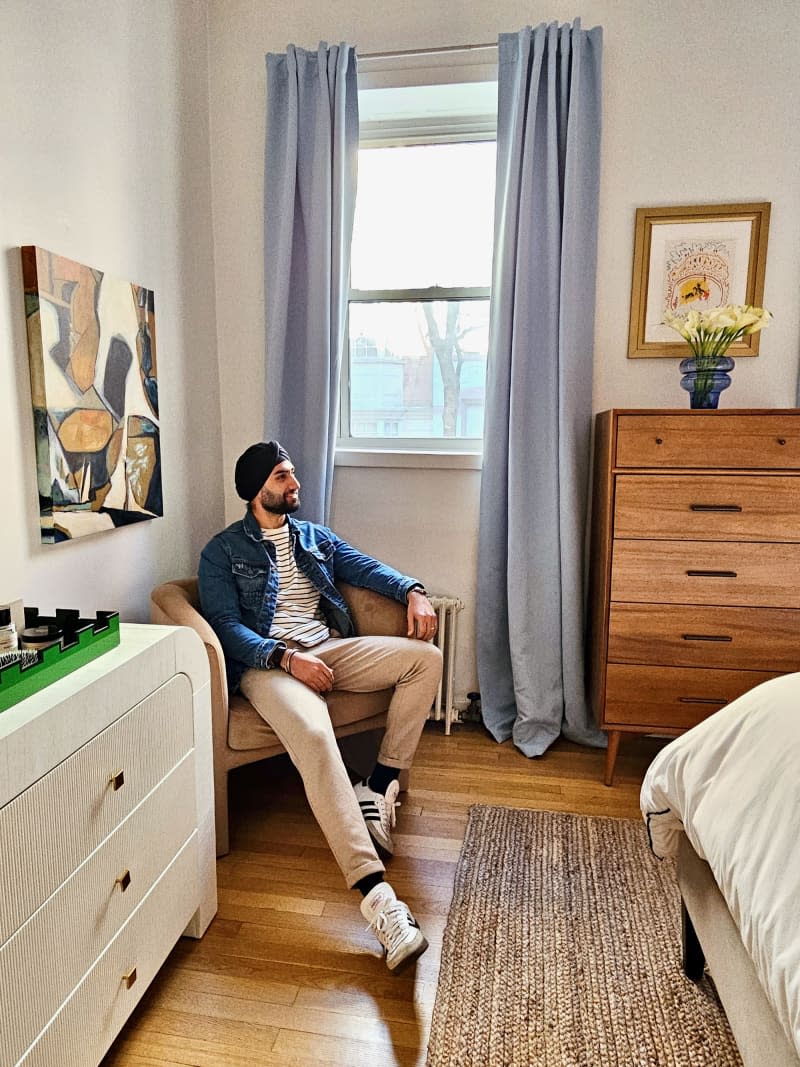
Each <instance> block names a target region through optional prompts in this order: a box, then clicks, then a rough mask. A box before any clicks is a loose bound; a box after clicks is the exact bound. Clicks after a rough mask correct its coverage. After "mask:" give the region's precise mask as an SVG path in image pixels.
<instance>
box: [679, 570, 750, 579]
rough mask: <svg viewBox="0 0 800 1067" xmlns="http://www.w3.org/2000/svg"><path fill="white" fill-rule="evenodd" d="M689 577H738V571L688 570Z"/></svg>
mask: <svg viewBox="0 0 800 1067" xmlns="http://www.w3.org/2000/svg"><path fill="white" fill-rule="evenodd" d="M686 577H687V578H736V577H737V574H736V571H687V572H686Z"/></svg>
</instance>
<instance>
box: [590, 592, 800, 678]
mask: <svg viewBox="0 0 800 1067" xmlns="http://www.w3.org/2000/svg"><path fill="white" fill-rule="evenodd" d="M765 637H766V638H767V639H766V640H765ZM608 659H609V661H610V662H612V663H652V664H656V665H658V666H664V667H725V668H730V669H736V668H739V669H741V670H747V671H781V672H783V673H786V674H788V673H790V672H791V671H800V611H793V610H791V609H788V608H787V609H781V608H719V607H696V606H685V605H683V604H612V605H611V612H610V617H609V633H608Z"/></svg>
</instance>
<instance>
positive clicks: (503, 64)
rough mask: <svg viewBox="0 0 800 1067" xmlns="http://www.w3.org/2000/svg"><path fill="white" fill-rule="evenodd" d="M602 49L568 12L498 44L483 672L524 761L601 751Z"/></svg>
mask: <svg viewBox="0 0 800 1067" xmlns="http://www.w3.org/2000/svg"><path fill="white" fill-rule="evenodd" d="M601 51H602V30H601V29H600V28H599V27H598V28H595V29H592V30H588V31H584V30H582V29H581V28H580V23H579V22H577V21H576V22H575V23H574V24H573V25H572V26H557V25H556V24H555V23H553V24H550V25H541V26H537V27H536V28H535V29H533V30H532V29H531V28H530V27H527V28H526V29H524V30H521V31H520V32H519V33H516V34H502V35H501V36H500V39H499V87H498V92H499V100H498V128H497V198H496V205H495V212H496V214H495V249H494V268H493V279H492V319H491V326H490V344H489V351H490V368H489V373H488V379H487V401H486V422H485V433H484V455H483V475H482V479H481V501H480V535H479V570H478V605H479V611H478V631H479V632H478V675H479V681H480V690H481V707H482V712H483V718H484V722H485V724H486V726H487V728H488V729H489V731H490V732H491V733H492V735H493V736H494V737H495V738H496V739H497V740H498V741H505V740H507V739H508V738H509V737H512V738H513V740H514V743H515V744H516V745H517V746H518V747H519V748H520V749H521V750H522V751H523V752H524V753H525V754H526V755H527V756H538V755H540V754H541V753H542V752H544V751H545V749H546V748H547V747H548V746H549V745H550V744H551V743H552V742H553V741H554V740H555V739H556V738H557V737H558V736H559V734H561V733H562V732H563V734H564V735H565V736H566V737H568V738H570V739H571V740H575V741H579V742H581V743H586V744H594V745H598V746H601V745H604V744H605V736H604V735H603V734H602V733H600V732H599V731H598V730H597V729H596V728H595V727H594V726H593V724H592V718H591V714H590V711H589V708H588V706H587V699H586V685H585V680H584V617H585V605H584V541H585V524H586V511H587V490H588V477H589V464H590V454H589V450H590V444H589V442H590V433H591V400H592V344H593V325H594V291H595V264H596V245H597V204H598V185H599V179H598V171H599V166H600V65H601Z"/></svg>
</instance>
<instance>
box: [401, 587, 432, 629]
mask: <svg viewBox="0 0 800 1067" xmlns="http://www.w3.org/2000/svg"><path fill="white" fill-rule="evenodd" d="M436 626H437V622H436V612H435V611H434V610H433V608H432V606H431V602H430V600H428V598H427V597H426V596H425V594H424V593H421V592H420V591H419V589H412V590H411V592H410V593H409V594H408V632H407V633H406V637H416V638H418V639H419V640H420V641H430V640H432V639H433V638H434V637H435V635H436Z"/></svg>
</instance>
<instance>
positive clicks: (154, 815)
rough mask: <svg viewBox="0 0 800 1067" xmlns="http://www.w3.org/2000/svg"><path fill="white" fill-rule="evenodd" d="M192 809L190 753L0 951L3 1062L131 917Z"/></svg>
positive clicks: (190, 821)
mask: <svg viewBox="0 0 800 1067" xmlns="http://www.w3.org/2000/svg"><path fill="white" fill-rule="evenodd" d="M195 807H196V805H195V778H194V754H193V753H189V755H188V756H185V757H184V759H183V760H182V761H181V762H180V763H179V764H178V766H177V767H176V768H175V769H174V770H173V771H172V772H171V773H170V774H169V775H168V777H167V778H166V779H165V780H164V781H163V782H161V783H160V785H158V786H156V788H155V789H154V790H153V792H152V793H150V794H149V796H147V797H146V798H145V800H143V801H142V803H141V804H140V805H139V806H138V807H137V808H136V809H135V811H133V812H132V814H131V815H129V816H128V818H127V819H126V820H125V822H124V823H122V825H121V826H119V827H118V828H117V829H116V830H115V831H114V832H113V834H112V835H111V836H110V837H109V838H108V840H107V841H104V842H103V844H102V845H101V846H100V848H98V849H97V850H96V851H95V852H93V853H92V855H91V856H90V857H89V859H88V860H86V862H85V863H84V864H82V866H81V867H79V868H78V870H77V871H76V872H75V873H74V874H73V875H72V877H70V878H69V879H68V880H67V881H66V882H65V883H64V884H63V885H62V886H61V887H60V888H59V889H58V890H57V891H56V892H55V893H54V894H53V896H52V897H50V898H49V900H47V901H46V902H45V903H44V904H43V905H42V906H41V908H39V910H38V911H36V912H35V913H34V914H33V915H32V916H31V918H30V919H29V920H28V921H27V922H26V923H25V924H24V925H23V926H22V927H21V928H20V929H19V930H18V931H17V933H16V934H14V936H13V937H11V938H10V939H9V940H8V941H7V942H6V943H5V945H3V947H2V948H0V1004H3V1005H6V1004H7V1005H9V1006H10V1007H9V1010H8V1012H6V1011H5V1009H4V1019H3V1030H2V1035H0V1063H16V1062H17V1060H18V1059H19V1057H20V1056H21V1055H22V1053H23V1052H24V1051H25V1049H26V1048H27V1047H28V1046H29V1045H30V1043H31V1042H32V1041H33V1039H34V1038H35V1037H36V1035H37V1034H39V1033H40V1032H41V1030H42V1029H43V1027H44V1026H45V1025H46V1024H47V1023H48V1022H49V1020H50V1019H51V1018H52V1017H53V1015H54V1014H55V1013H56V1011H57V1010H58V1008H59V1007H60V1005H61V1004H62V1002H63V1001H64V999H65V998H66V997H67V995H68V994H69V993H70V992H71V991H72V990H73V989H74V988H75V986H76V985H77V984H78V982H79V981H80V980H81V978H82V977H83V975H84V974H86V972H87V971H88V970H89V968H90V967H91V966H92V964H93V963H94V962H95V960H96V959H97V958H98V956H100V954H101V953H102V952H103V950H104V949H105V947H106V945H107V944H108V943H109V942H110V941H111V940H112V939H113V937H114V936H115V934H116V933H117V931H118V930H119V929H120V927H122V926H123V925H124V923H125V922H126V921H127V920H128V919H129V918H130V916H131V915H132V913H133V912H134V911H135V910H136V908H137V906H138V905H139V904H140V903H141V901H142V899H143V898H144V897H145V896H146V894H147V893H148V891H149V890H150V889H151V887H152V886H153V885H154V883H155V882H156V881H157V879H158V878H159V877H160V875H161V874H162V873H163V871H164V870H165V869H166V868H167V867H168V866H169V864H170V863H171V862H172V860H173V859H174V857H175V856H176V854H177V853H178V852H179V851H180V849H181V847H182V846H183V845H184V844H185V843H186V841H187V840H188V839H189V837H190V836H191V834H192V831H193V829H194V827H195V826H196V823H197V817H196V813H195ZM154 826H160V827H162V831H161V833H159V834H157V835H153V833H152V828H153V827H154ZM126 872H127V875H128V878H127V879H125V878H124V877H123V876H124V875H125V874H126ZM118 879H119V881H118ZM123 885H124V886H125V888H124V889H123V888H122V886H123ZM43 961H46V965H43ZM20 989H26V990H28V995H27V996H26V997H25V998H24V999H22V998H19V997H18V996H15V994H16V993H17V992H18V991H19V990H20Z"/></svg>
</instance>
